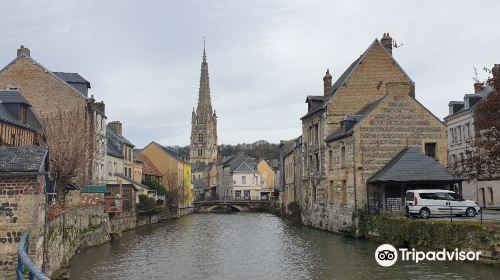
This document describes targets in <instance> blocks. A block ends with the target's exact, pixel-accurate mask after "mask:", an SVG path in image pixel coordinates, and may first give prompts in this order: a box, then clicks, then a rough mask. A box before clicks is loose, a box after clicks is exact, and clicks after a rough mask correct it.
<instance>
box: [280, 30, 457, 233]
mask: <svg viewBox="0 0 500 280" xmlns="http://www.w3.org/2000/svg"><path fill="white" fill-rule="evenodd" d="M392 47H393V43H392V38H391V37H390V36H389V34H388V33H384V36H383V37H382V39H381V40H378V39H375V40H374V41H373V43H372V44H371V45H370V46H369V47H368V49H367V50H366V51H365V52H364V53H363V54H362V55H361V56H360V57H359V58H358V59H356V60H355V61H354V62H353V63H352V64H351V65H350V66H349V67H348V68H347V69H346V70H345V71H344V73H342V74H341V75H340V76H339V78H338V79H337V81H336V82H335V83H332V75H331V74H330V71H327V72H326V74H325V76H324V78H323V84H324V91H323V95H320V96H307V98H306V103H307V104H308V112H307V114H306V115H304V116H303V117H302V118H301V120H302V141H301V143H300V145H299V144H298V143H297V145H296V144H293V146H291V147H288V148H286V149H284V152H283V154H282V157H283V159H282V165H283V167H282V173H283V174H282V175H281V177H282V178H283V182H282V185H283V189H284V199H285V204H286V203H290V202H291V201H296V202H298V203H299V205H300V208H301V210H302V211H301V219H302V222H303V223H304V224H306V225H310V226H313V227H316V228H321V229H325V230H331V231H342V232H351V233H354V232H355V230H356V221H355V219H353V217H354V216H355V214H356V212H357V211H364V210H367V202H368V197H369V195H368V188H367V180H368V179H369V178H370V177H371V176H372V175H373V174H374V173H375V172H377V171H378V170H380V169H381V168H382V167H383V166H385V165H386V164H387V163H388V162H389V161H390V160H391V159H392V158H393V157H395V156H396V155H397V154H398V153H399V152H400V151H401V150H402V149H403V148H405V147H415V148H417V149H419V150H421V151H425V152H426V154H428V155H430V156H432V157H433V158H435V159H436V160H438V161H439V162H440V163H441V164H442V165H446V164H447V147H446V129H445V127H444V125H443V124H442V123H441V122H440V121H439V119H437V118H436V117H435V116H434V115H432V114H431V113H430V112H429V111H428V110H427V109H426V108H425V107H423V106H422V105H421V104H420V103H419V102H418V101H416V100H415V87H414V83H413V81H412V80H411V79H410V77H409V76H408V75H407V74H406V73H405V72H404V70H403V69H402V68H401V66H400V65H399V64H398V63H397V62H396V60H395V59H394V57H393V55H392ZM297 157H300V159H298V158H297ZM287 170H288V171H287ZM296 176H298V178H299V179H300V180H301V182H297V178H296ZM285 186H286V187H285Z"/></svg>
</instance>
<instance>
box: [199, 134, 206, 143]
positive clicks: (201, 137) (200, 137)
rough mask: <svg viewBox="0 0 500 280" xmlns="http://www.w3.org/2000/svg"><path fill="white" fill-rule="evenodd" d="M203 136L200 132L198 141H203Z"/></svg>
mask: <svg viewBox="0 0 500 280" xmlns="http://www.w3.org/2000/svg"><path fill="white" fill-rule="evenodd" d="M204 138H205V136H204V135H203V134H202V133H200V134H199V135H198V141H199V142H203V140H204Z"/></svg>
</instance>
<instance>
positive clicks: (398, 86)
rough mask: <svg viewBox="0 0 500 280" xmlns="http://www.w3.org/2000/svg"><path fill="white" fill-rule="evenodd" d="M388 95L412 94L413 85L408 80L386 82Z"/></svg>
mask: <svg viewBox="0 0 500 280" xmlns="http://www.w3.org/2000/svg"><path fill="white" fill-rule="evenodd" d="M385 90H386V91H387V95H410V96H411V90H412V87H411V85H410V84H408V82H391V83H387V84H385Z"/></svg>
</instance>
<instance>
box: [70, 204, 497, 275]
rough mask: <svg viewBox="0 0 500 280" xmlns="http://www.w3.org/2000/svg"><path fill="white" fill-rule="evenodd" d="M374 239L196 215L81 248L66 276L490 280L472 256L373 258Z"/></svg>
mask: <svg viewBox="0 0 500 280" xmlns="http://www.w3.org/2000/svg"><path fill="white" fill-rule="evenodd" d="M377 246H378V245H377V244H375V243H371V242H367V241H361V240H356V239H352V238H348V237H344V236H340V235H336V234H331V233H327V232H322V231H317V230H313V229H309V228H305V227H296V226H292V225H289V224H287V223H286V222H284V221H283V220H281V219H280V218H278V217H275V216H273V215H269V214H265V213H235V214H197V215H190V216H186V217H183V218H181V219H178V220H172V221H168V222H166V223H162V224H159V225H154V226H149V227H145V228H141V229H138V230H135V231H130V232H126V233H125V234H124V235H123V236H122V238H121V239H120V240H119V241H116V242H113V243H109V244H105V245H102V246H99V247H94V248H89V249H87V250H84V251H83V252H81V254H79V255H78V256H77V257H75V258H74V259H73V261H72V263H71V279H75V280H80V279H82V280H83V279H394V278H404V279H426V280H428V279H495V276H498V275H499V273H500V269H498V268H494V267H491V266H486V265H477V264H471V263H466V264H464V263H460V262H445V263H437V262H433V263H419V264H410V263H408V262H404V263H402V262H399V263H396V265H394V266H393V267H390V268H383V267H380V266H378V265H377V263H376V262H375V259H374V257H373V256H374V252H375V249H376V247H377Z"/></svg>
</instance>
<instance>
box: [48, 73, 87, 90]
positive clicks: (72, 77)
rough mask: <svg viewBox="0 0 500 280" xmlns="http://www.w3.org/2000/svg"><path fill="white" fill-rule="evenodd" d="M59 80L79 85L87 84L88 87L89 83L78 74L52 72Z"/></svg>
mask: <svg viewBox="0 0 500 280" xmlns="http://www.w3.org/2000/svg"><path fill="white" fill-rule="evenodd" d="M52 73H54V74H55V75H56V76H58V77H59V78H61V79H63V80H64V81H65V82H67V83H81V84H88V85H89V87H90V82H89V81H87V80H85V78H83V77H82V76H80V74H78V73H67V72H52Z"/></svg>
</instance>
